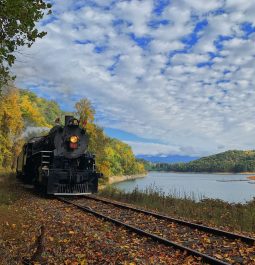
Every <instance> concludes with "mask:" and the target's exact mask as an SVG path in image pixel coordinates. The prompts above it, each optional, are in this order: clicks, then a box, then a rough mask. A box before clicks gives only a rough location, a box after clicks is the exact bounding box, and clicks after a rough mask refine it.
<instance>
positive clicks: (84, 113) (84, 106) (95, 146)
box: [75, 99, 145, 176]
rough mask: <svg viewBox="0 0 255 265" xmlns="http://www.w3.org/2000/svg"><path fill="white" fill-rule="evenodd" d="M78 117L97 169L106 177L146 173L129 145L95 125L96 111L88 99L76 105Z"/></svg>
mask: <svg viewBox="0 0 255 265" xmlns="http://www.w3.org/2000/svg"><path fill="white" fill-rule="evenodd" d="M75 107H76V110H77V112H76V115H77V116H78V117H80V122H81V124H82V125H83V126H84V128H85V129H86V131H87V133H88V135H89V151H90V152H92V153H94V154H95V155H96V163H97V168H98V170H99V171H100V172H102V173H103V174H104V175H105V176H112V175H131V174H136V173H144V172H145V170H144V166H143V164H142V163H139V162H138V161H137V160H136V158H135V156H134V154H133V152H132V149H131V147H130V146H129V145H127V144H125V143H123V142H121V141H119V140H117V139H112V138H110V137H108V136H106V135H105V134H104V131H103V128H101V127H100V126H98V125H96V124H95V123H94V120H95V110H94V108H93V106H92V104H91V102H90V101H89V100H88V99H81V100H80V101H79V102H77V103H76V105H75Z"/></svg>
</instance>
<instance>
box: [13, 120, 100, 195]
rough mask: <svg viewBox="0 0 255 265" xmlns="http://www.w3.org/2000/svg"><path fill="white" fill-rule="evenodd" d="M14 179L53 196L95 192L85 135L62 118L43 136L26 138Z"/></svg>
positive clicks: (92, 163)
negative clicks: (63, 121) (62, 123)
mask: <svg viewBox="0 0 255 265" xmlns="http://www.w3.org/2000/svg"><path fill="white" fill-rule="evenodd" d="M17 176H18V177H19V178H20V179H21V180H22V181H23V182H25V183H30V184H34V186H35V188H36V189H37V190H41V191H43V192H45V193H47V194H54V195H66V194H70V195H77V194H88V193H95V192H97V190H98V178H99V177H100V176H101V174H100V173H99V172H97V171H96V165H95V156H94V155H93V154H91V153H89V152H88V135H87V133H86V131H85V130H84V129H82V128H81V127H80V126H79V120H77V119H75V118H74V117H73V116H65V125H64V126H61V125H56V126H54V127H53V128H52V129H51V130H50V131H49V133H48V135H46V136H42V137H35V138H32V139H30V140H29V141H28V142H27V143H26V144H25V145H24V146H23V149H22V151H21V153H20V155H19V156H18V160H17Z"/></svg>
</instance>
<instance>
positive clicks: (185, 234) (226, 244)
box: [72, 196, 255, 264]
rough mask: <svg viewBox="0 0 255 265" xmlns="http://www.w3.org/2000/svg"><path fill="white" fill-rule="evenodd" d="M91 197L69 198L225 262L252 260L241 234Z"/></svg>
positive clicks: (253, 252) (254, 255) (254, 254)
mask: <svg viewBox="0 0 255 265" xmlns="http://www.w3.org/2000/svg"><path fill="white" fill-rule="evenodd" d="M93 197H94V196H89V198H88V197H87V198H78V199H74V200H72V201H75V203H79V204H80V205H83V206H86V207H90V208H91V209H93V210H96V211H97V212H99V213H102V214H104V215H106V216H110V217H111V218H114V219H116V220H119V221H121V222H123V223H125V224H128V225H132V226H135V227H137V228H139V229H142V230H144V231H146V232H149V233H152V234H155V235H157V236H160V237H163V238H165V239H167V240H170V241H174V242H176V243H177V244H180V245H183V246H185V247H188V248H191V249H194V250H197V251H199V252H201V253H204V254H206V255H209V256H212V257H214V258H216V259H218V260H222V261H224V262H226V263H229V264H255V245H254V244H252V243H253V239H250V240H248V239H247V242H248V243H245V242H243V241H242V240H244V241H245V238H242V237H241V238H240V239H231V238H227V237H226V236H225V237H224V236H221V235H217V234H213V233H212V232H210V233H208V232H205V231H201V230H199V229H198V228H196V229H194V228H193V227H189V226H187V225H183V224H180V223H176V222H173V221H169V220H164V219H162V218H158V217H156V216H155V215H154V216H152V215H149V214H146V213H142V212H138V211H134V210H133V209H127V208H126V209H125V208H122V207H119V206H118V205H113V204H109V203H107V200H106V202H103V201H98V197H96V199H97V200H94V199H93ZM108 201H109V200H108ZM111 203H112V202H111Z"/></svg>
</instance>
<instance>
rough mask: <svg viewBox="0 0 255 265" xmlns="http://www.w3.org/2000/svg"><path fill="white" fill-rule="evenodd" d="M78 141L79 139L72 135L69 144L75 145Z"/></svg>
mask: <svg viewBox="0 0 255 265" xmlns="http://www.w3.org/2000/svg"><path fill="white" fill-rule="evenodd" d="M78 141H79V137H78V136H76V135H73V136H71V137H70V142H71V143H73V144H75V143H77V142H78Z"/></svg>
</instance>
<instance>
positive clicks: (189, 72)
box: [14, 0, 255, 156]
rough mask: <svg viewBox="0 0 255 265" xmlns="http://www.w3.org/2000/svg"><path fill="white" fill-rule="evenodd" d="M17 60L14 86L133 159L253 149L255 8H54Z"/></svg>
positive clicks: (107, 4)
mask: <svg viewBox="0 0 255 265" xmlns="http://www.w3.org/2000/svg"><path fill="white" fill-rule="evenodd" d="M52 3H53V8H52V11H53V14H52V15H51V16H47V17H45V18H44V19H43V20H42V21H41V22H40V23H39V24H38V27H39V28H40V29H41V30H45V31H47V32H48V34H47V36H46V37H44V38H43V39H42V40H38V41H37V42H36V43H35V44H34V45H33V46H32V48H30V49H25V50H24V51H21V54H18V59H17V62H16V64H15V68H14V73H15V74H16V75H17V80H16V83H17V85H18V86H19V87H22V88H29V89H31V90H32V91H34V92H36V93H37V94H38V95H40V96H43V97H45V98H48V99H54V100H56V101H57V102H58V103H59V104H60V106H61V107H62V109H64V110H68V111H70V110H74V104H75V102H76V101H78V100H79V99H80V98H82V97H87V98H88V99H90V100H91V102H92V104H93V106H94V108H95V110H96V113H97V116H96V121H97V123H98V124H99V125H101V126H103V127H104V128H105V131H106V133H107V134H108V135H110V136H113V137H116V138H119V139H122V140H124V141H125V142H127V143H128V144H130V145H131V146H132V148H133V150H134V152H135V154H137V155H141V154H146V155H161V156H162V155H187V156H204V155H209V154H214V153H219V152H223V151H226V150H229V149H255V104H254V103H255V87H254V83H255V60H254V56H255V45H254V44H255V43H254V42H255V15H254V14H255V2H254V1H253V0H246V1H244V0H210V1H204V0H158V1H156V0H140V1H139V0H107V1H106V0H94V1H92V0H86V1H85V0H82V1H81V0H73V1H72V0H56V1H52Z"/></svg>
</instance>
